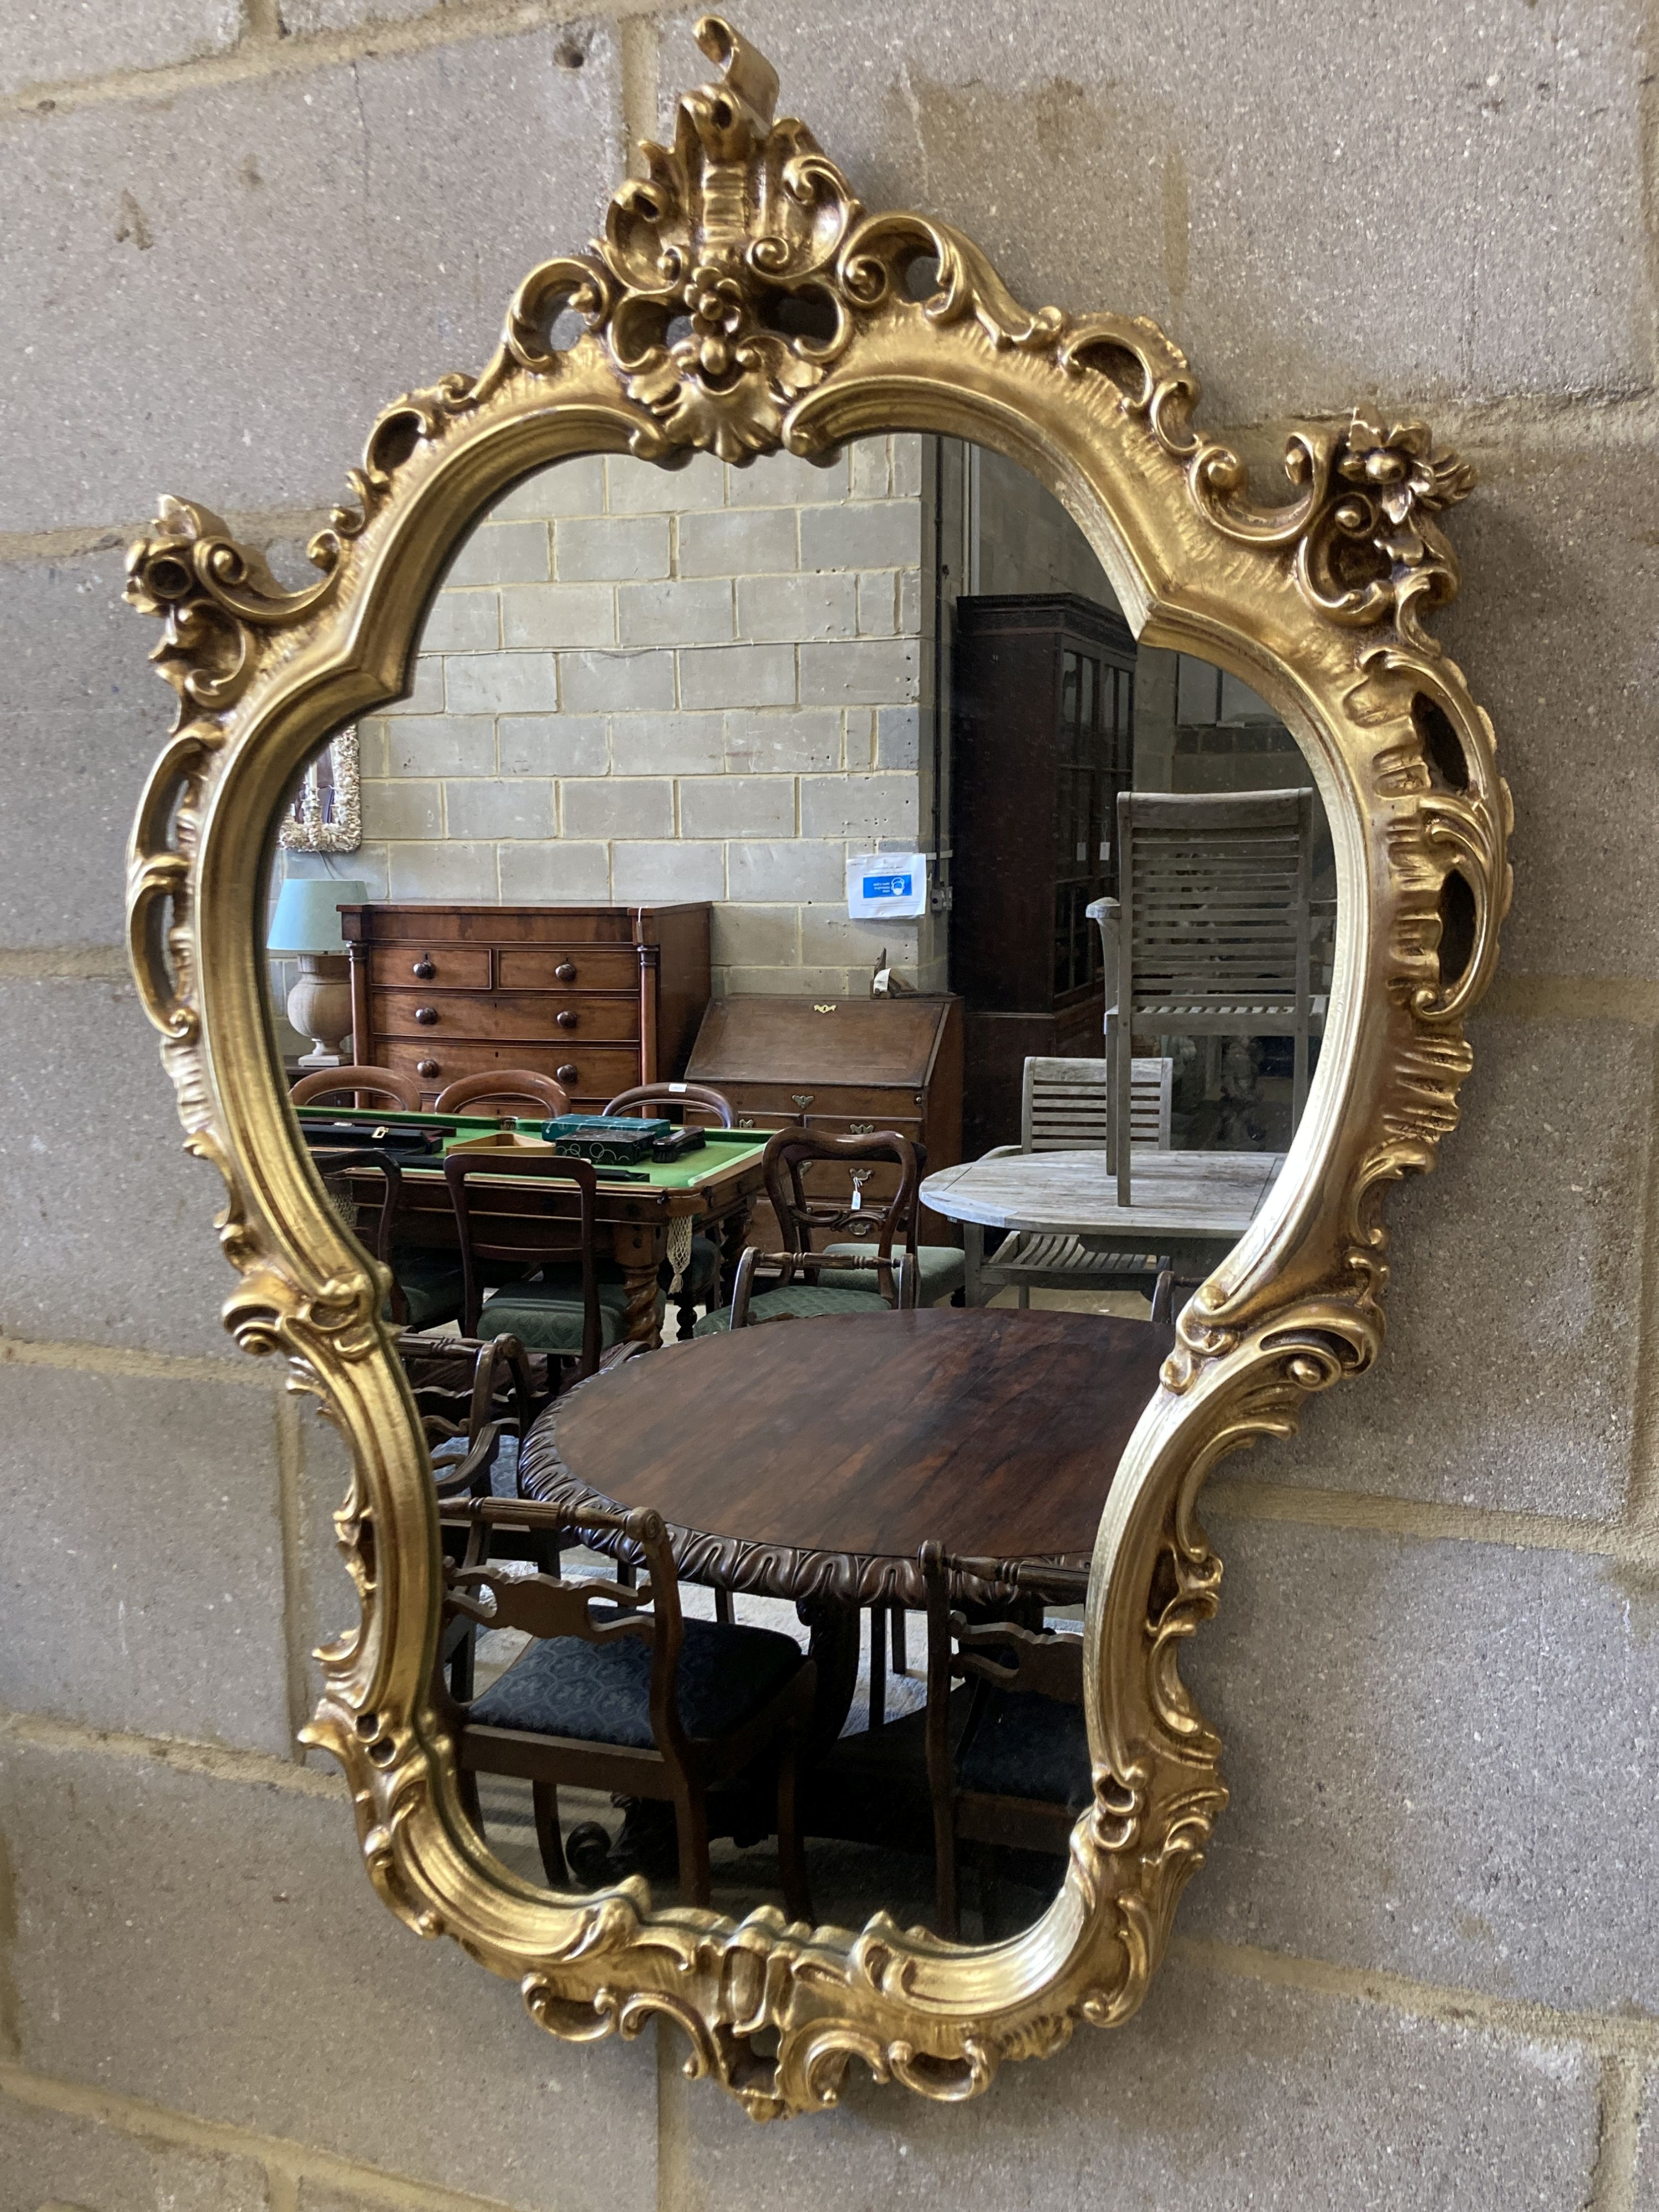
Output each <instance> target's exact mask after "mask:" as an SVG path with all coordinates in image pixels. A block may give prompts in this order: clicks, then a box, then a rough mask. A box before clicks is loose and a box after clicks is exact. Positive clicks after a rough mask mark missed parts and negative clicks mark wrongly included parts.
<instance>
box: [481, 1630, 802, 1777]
mask: <svg viewBox="0 0 1659 2212" xmlns="http://www.w3.org/2000/svg"><path fill="white" fill-rule="evenodd" d="M593 1617H594V1618H595V1620H607V1619H611V1620H615V1619H617V1618H619V1617H620V1616H619V1615H618V1614H617V1613H616V1611H615V1609H614V1608H611V1607H598V1606H596V1607H594V1608H593ZM804 1664H805V1653H804V1652H803V1651H802V1650H801V1648H800V1646H799V1644H797V1643H795V1642H794V1640H793V1638H790V1637H787V1636H780V1635H779V1634H778V1633H777V1632H776V1631H775V1630H774V1629H770V1628H744V1627H740V1626H736V1625H728V1624H726V1622H723V1621H718V1620H688V1621H687V1622H686V1623H685V1641H684V1644H683V1645H682V1646H681V1648H680V1664H679V1710H680V1720H681V1723H682V1725H683V1726H684V1729H685V1732H686V1734H687V1735H692V1736H703V1737H708V1736H720V1735H731V1734H732V1731H733V1730H734V1729H738V1728H741V1727H742V1725H743V1723H744V1722H745V1721H746V1720H749V1719H750V1717H752V1716H753V1715H754V1714H756V1713H757V1712H759V1711H760V1710H761V1708H762V1707H763V1705H769V1703H770V1702H771V1700H772V1699H773V1698H775V1696H776V1695H777V1693H778V1692H779V1691H780V1690H781V1688H782V1687H783V1686H784V1684H785V1683H786V1682H787V1681H788V1680H789V1679H790V1677H791V1676H792V1675H793V1674H797V1673H798V1672H799V1669H800V1668H801V1667H802V1666H803V1665H804ZM468 1718H469V1720H470V1721H471V1723H473V1724H474V1725H480V1724H481V1725H483V1726H484V1727H487V1728H505V1729H529V1730H531V1731H532V1732H533V1733H534V1734H536V1735H562V1736H573V1737H574V1738H575V1739H576V1740H577V1741H580V1742H583V1743H616V1744H623V1745H626V1746H627V1747H629V1748H630V1749H634V1750H640V1751H649V1750H651V1749H653V1747H654V1745H655V1739H654V1737H653V1735H652V1733H651V1646H650V1644H649V1643H648V1642H647V1639H646V1638H644V1637H642V1636H623V1637H618V1638H617V1641H616V1642H615V1643H614V1644H585V1643H583V1642H582V1640H581V1639H580V1637H574V1636H556V1637H550V1638H542V1639H538V1641H537V1642H535V1643H533V1644H531V1646H530V1648H529V1649H528V1650H526V1652H525V1653H524V1655H523V1656H522V1657H521V1658H519V1659H515V1660H514V1661H513V1664H512V1666H511V1667H509V1668H507V1672H506V1674H503V1675H502V1676H501V1679H500V1680H499V1681H496V1682H494V1683H492V1684H491V1686H490V1687H489V1689H487V1690H486V1691H485V1692H484V1693H483V1696H482V1697H481V1698H477V1699H475V1700H474V1701H473V1704H472V1706H471V1711H470V1712H469V1715H468Z"/></svg>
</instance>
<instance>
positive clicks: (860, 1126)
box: [847, 1121, 876, 1137]
mask: <svg viewBox="0 0 1659 2212" xmlns="http://www.w3.org/2000/svg"><path fill="white" fill-rule="evenodd" d="M847 1133H848V1136H849V1137H873V1136H874V1134H875V1133H876V1125H875V1123H874V1122H873V1121H849V1122H848V1124H847Z"/></svg>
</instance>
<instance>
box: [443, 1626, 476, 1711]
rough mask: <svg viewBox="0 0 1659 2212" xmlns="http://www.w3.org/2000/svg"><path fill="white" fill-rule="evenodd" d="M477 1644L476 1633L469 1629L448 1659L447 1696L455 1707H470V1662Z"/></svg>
mask: <svg viewBox="0 0 1659 2212" xmlns="http://www.w3.org/2000/svg"><path fill="white" fill-rule="evenodd" d="M477 1644H478V1638H477V1633H476V1632H475V1631H473V1630H471V1629H469V1630H468V1632H467V1633H466V1634H465V1636H464V1637H463V1638H461V1641H460V1642H459V1644H457V1645H456V1646H455V1650H454V1653H453V1656H452V1657H451V1659H450V1662H449V1694H450V1696H451V1697H452V1698H453V1699H454V1700H455V1702H456V1704H457V1705H471V1702H472V1662H473V1656H474V1654H475V1652H476V1651H477Z"/></svg>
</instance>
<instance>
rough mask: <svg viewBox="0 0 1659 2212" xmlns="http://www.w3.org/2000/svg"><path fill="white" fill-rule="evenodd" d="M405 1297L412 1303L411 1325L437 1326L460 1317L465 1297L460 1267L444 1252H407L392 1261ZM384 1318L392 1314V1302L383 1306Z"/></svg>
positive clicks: (408, 1325) (389, 1318) (418, 1326)
mask: <svg viewBox="0 0 1659 2212" xmlns="http://www.w3.org/2000/svg"><path fill="white" fill-rule="evenodd" d="M392 1273H394V1274H395V1275H396V1276H397V1278H398V1286H399V1288H400V1289H401V1290H402V1291H403V1294H404V1301H405V1302H406V1304H407V1305H408V1307H409V1319H408V1321H407V1322H405V1323H404V1327H405V1328H436V1327H437V1325H438V1324H439V1323H440V1322H446V1321H459V1319H460V1316H461V1308H462V1305H463V1304H464V1303H465V1284H464V1282H463V1281H462V1279H461V1271H460V1268H459V1266H458V1265H456V1264H455V1263H454V1262H453V1261H449V1260H447V1259H445V1258H444V1257H443V1256H442V1255H435V1254H425V1255H421V1254H416V1253H407V1254H402V1255H397V1256H396V1257H394V1259H393V1261H392ZM380 1317H381V1319H382V1320H383V1321H390V1320H391V1318H392V1302H391V1300H390V1299H388V1300H387V1301H386V1304H385V1305H383V1306H382V1307H381V1308H380Z"/></svg>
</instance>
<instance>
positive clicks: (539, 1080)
mask: <svg viewBox="0 0 1659 2212" xmlns="http://www.w3.org/2000/svg"><path fill="white" fill-rule="evenodd" d="M509 1104H517V1105H520V1106H534V1107H535V1108H537V1109H538V1111H539V1112H540V1114H541V1115H542V1116H543V1118H544V1119H546V1118H547V1117H549V1116H550V1115H554V1114H568V1112H569V1111H570V1094H569V1092H568V1091H567V1090H566V1089H565V1087H564V1085H562V1083H556V1082H555V1081H554V1080H553V1078H552V1077H551V1076H550V1075H538V1073H536V1071H535V1069H534V1068H532V1067H495V1068H486V1069H485V1070H484V1071H483V1073H482V1074H480V1075H464V1076H462V1077H461V1078H460V1079H459V1081H458V1082H454V1083H452V1084H449V1085H447V1086H446V1088H445V1089H443V1090H442V1091H440V1092H439V1093H438V1095H437V1097H435V1099H434V1100H433V1102H432V1110H433V1112H434V1113H435V1114H459V1112H460V1111H461V1110H462V1109H463V1108H464V1107H468V1106H474V1107H476V1106H482V1105H489V1106H507V1105H509ZM512 1118H513V1117H512V1116H511V1115H508V1116H507V1119H509V1120H510V1119H512Z"/></svg>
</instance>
